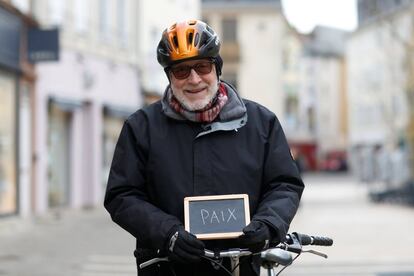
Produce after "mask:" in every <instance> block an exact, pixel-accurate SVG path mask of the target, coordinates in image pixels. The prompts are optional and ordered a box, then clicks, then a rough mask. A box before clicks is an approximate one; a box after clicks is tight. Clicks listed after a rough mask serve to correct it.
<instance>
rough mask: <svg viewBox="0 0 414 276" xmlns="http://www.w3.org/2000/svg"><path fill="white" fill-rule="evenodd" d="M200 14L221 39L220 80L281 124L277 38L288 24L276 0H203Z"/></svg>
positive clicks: (282, 107) (280, 38) (282, 110)
mask: <svg viewBox="0 0 414 276" xmlns="http://www.w3.org/2000/svg"><path fill="white" fill-rule="evenodd" d="M202 16H203V19H204V20H205V21H206V22H207V23H208V24H209V25H211V27H212V28H213V29H214V30H216V31H217V33H218V35H219V37H220V39H221V41H222V47H221V51H220V53H221V56H222V58H223V60H224V67H223V76H222V79H223V80H226V81H228V82H230V83H232V84H233V85H235V86H236V88H237V90H238V92H239V93H240V94H241V96H242V97H244V98H247V99H251V100H254V101H256V102H258V103H260V104H262V105H264V106H266V107H267V108H269V109H270V110H272V111H273V112H275V113H276V114H277V116H278V117H279V120H280V121H281V122H282V124H284V122H285V120H284V114H285V102H284V93H283V73H282V72H283V68H282V55H283V46H282V43H281V41H283V40H284V34H285V33H286V29H287V28H289V26H288V24H287V21H286V19H285V17H284V16H283V14H282V9H281V4H280V1H276V0H273V1H269V0H266V1H265V0H262V1H246V0H239V1H218V0H203V1H202Z"/></svg>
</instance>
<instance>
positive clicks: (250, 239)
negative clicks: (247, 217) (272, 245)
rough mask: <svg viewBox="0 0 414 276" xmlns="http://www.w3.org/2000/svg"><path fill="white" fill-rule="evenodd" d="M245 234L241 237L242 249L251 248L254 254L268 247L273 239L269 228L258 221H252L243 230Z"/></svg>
mask: <svg viewBox="0 0 414 276" xmlns="http://www.w3.org/2000/svg"><path fill="white" fill-rule="evenodd" d="M243 233H244V234H242V235H240V236H239V244H240V246H241V247H247V248H249V250H250V251H252V252H259V251H261V250H262V249H264V248H265V247H267V246H268V245H269V241H270V239H271V238H272V233H271V231H270V229H269V227H268V226H267V225H266V224H265V223H264V222H261V221H258V220H252V221H251V222H250V223H249V225H247V226H246V227H244V228H243Z"/></svg>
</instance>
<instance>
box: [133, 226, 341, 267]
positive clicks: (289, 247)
mask: <svg viewBox="0 0 414 276" xmlns="http://www.w3.org/2000/svg"><path fill="white" fill-rule="evenodd" d="M332 244H333V240H332V239H331V238H328V237H319V236H309V235H306V234H300V233H296V232H293V233H291V234H287V235H286V241H285V242H283V243H280V244H278V245H276V246H274V247H273V248H269V249H266V250H263V251H261V252H260V255H261V258H262V260H264V261H269V262H273V263H278V264H281V265H285V266H286V265H289V264H290V263H291V262H292V258H291V256H290V255H287V254H288V253H287V252H286V251H289V252H293V253H296V254H300V253H302V252H310V253H313V254H316V255H319V256H322V257H325V258H327V255H325V254H323V253H320V252H317V251H313V250H310V251H304V250H302V246H303V245H319V246H331V245H332ZM252 254H253V253H252V252H251V251H249V250H248V249H241V248H232V249H228V250H224V251H219V252H214V251H211V250H208V249H206V250H204V256H205V257H208V258H212V259H219V258H224V257H230V258H234V257H235V258H238V257H242V256H249V255H252ZM161 261H168V257H158V258H154V259H151V260H149V261H146V262H144V263H141V264H140V265H139V267H140V268H141V269H142V268H144V267H147V266H149V265H152V264H154V263H157V262H161Z"/></svg>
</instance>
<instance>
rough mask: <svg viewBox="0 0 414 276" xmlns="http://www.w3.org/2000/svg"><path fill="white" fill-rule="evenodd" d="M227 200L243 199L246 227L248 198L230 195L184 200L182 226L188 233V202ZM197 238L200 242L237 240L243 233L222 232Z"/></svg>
mask: <svg viewBox="0 0 414 276" xmlns="http://www.w3.org/2000/svg"><path fill="white" fill-rule="evenodd" d="M227 199H230V200H231V199H243V205H244V219H245V223H246V225H247V224H249V223H250V208H249V196H248V195H247V194H230V195H213V196H193V197H186V198H184V225H185V230H187V231H190V202H194V201H209V200H211V201H217V200H227ZM193 234H195V235H196V237H197V238H199V239H202V240H212V239H229V238H237V237H238V236H240V235H241V234H243V232H241V231H240V232H223V233H208V234H197V233H193Z"/></svg>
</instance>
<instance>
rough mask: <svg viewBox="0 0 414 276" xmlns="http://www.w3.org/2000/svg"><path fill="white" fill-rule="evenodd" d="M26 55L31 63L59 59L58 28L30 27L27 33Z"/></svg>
mask: <svg viewBox="0 0 414 276" xmlns="http://www.w3.org/2000/svg"><path fill="white" fill-rule="evenodd" d="M28 57H29V61H30V62H31V63H36V62H40V61H57V60H59V31H58V29H57V28H55V29H48V30H42V29H38V28H32V29H30V30H29V35H28Z"/></svg>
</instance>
